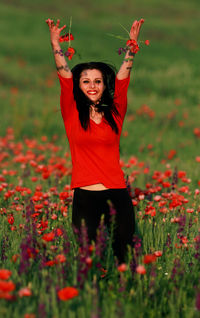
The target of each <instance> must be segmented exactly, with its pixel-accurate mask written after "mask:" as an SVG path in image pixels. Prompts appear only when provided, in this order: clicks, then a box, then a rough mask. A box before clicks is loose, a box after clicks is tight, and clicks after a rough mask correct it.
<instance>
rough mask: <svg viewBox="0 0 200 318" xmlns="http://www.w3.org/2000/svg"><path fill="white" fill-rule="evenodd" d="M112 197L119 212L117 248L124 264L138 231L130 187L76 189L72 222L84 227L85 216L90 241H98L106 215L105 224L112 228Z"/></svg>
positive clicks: (75, 225)
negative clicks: (96, 189) (99, 231)
mask: <svg viewBox="0 0 200 318" xmlns="http://www.w3.org/2000/svg"><path fill="white" fill-rule="evenodd" d="M108 200H109V201H111V203H112V205H113V207H114V209H115V211H116V216H115V222H116V223H115V230H114V237H113V251H114V255H115V256H117V258H118V261H119V262H120V263H122V262H125V260H126V253H127V245H130V246H132V247H133V234H134V231H135V216H134V209H133V204H132V201H131V197H130V195H129V193H128V190H127V189H106V190H101V191H90V190H84V189H80V188H76V189H75V190H74V198H73V205H72V224H73V226H74V227H75V228H76V229H77V230H80V228H81V222H82V219H84V220H85V224H86V227H87V231H88V238H89V240H90V241H92V240H94V241H95V240H96V231H97V228H98V226H99V223H100V220H101V215H102V214H104V221H105V224H106V225H107V227H108V228H109V226H110V207H109V204H108Z"/></svg>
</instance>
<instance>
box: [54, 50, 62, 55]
mask: <svg viewBox="0 0 200 318" xmlns="http://www.w3.org/2000/svg"><path fill="white" fill-rule="evenodd" d="M53 53H54V54H59V55H60V56H63V50H55V51H54V52H53Z"/></svg>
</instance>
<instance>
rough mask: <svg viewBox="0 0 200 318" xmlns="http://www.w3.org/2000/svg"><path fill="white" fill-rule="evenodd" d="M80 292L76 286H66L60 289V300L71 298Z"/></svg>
mask: <svg viewBox="0 0 200 318" xmlns="http://www.w3.org/2000/svg"><path fill="white" fill-rule="evenodd" d="M78 294H79V292H78V290H77V289H76V288H74V287H65V288H62V289H60V290H59V291H58V298H59V299H60V300H69V299H71V298H74V297H76V296H78Z"/></svg>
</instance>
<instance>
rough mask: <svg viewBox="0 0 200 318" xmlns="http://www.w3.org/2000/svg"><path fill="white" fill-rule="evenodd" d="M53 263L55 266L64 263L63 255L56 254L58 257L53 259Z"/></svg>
mask: <svg viewBox="0 0 200 318" xmlns="http://www.w3.org/2000/svg"><path fill="white" fill-rule="evenodd" d="M55 262H56V264H59V263H64V262H66V257H65V255H64V254H58V255H56V257H55Z"/></svg>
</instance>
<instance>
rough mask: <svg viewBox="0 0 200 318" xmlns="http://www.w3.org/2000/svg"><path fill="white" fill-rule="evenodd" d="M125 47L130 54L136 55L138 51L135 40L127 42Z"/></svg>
mask: <svg viewBox="0 0 200 318" xmlns="http://www.w3.org/2000/svg"><path fill="white" fill-rule="evenodd" d="M126 46H129V47H130V50H131V52H132V53H135V54H136V53H137V52H138V51H139V46H138V44H137V42H136V41H135V40H128V41H127V42H126Z"/></svg>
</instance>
